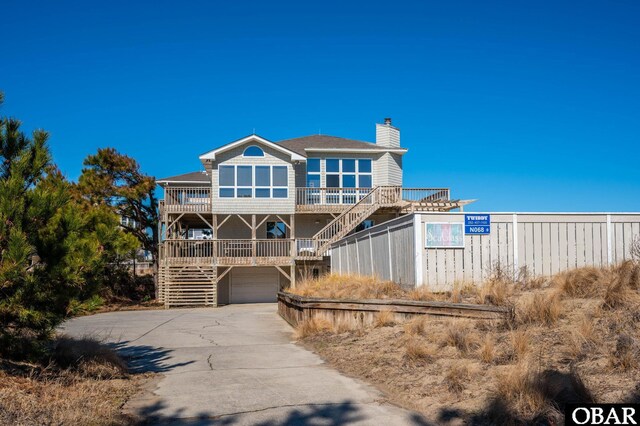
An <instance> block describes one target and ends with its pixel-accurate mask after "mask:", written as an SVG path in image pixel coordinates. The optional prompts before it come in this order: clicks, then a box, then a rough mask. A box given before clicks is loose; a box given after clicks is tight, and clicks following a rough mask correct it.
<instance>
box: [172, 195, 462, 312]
mask: <svg viewBox="0 0 640 426" xmlns="http://www.w3.org/2000/svg"><path fill="white" fill-rule="evenodd" d="M466 203H468V201H461V200H451V199H450V192H449V190H448V189H446V188H402V187H400V186H378V187H375V188H296V191H295V212H296V214H298V213H309V214H331V215H333V217H334V218H333V220H332V221H330V222H329V223H328V224H327V225H326V226H325V227H324V228H322V229H321V230H320V231H319V232H317V233H316V234H315V235H314V236H313V237H311V238H297V239H296V238H289V239H257V238H256V230H257V229H258V228H259V227H260V226H261V225H262V224H263V223H264V222H265V221H266V220H267V219H268V218H269V216H274V218H275V219H277V220H279V221H281V222H283V223H285V225H286V227H287V229H288V234H289V235H291V236H295V235H296V231H295V214H290V215H288V216H289V220H288V222H286V217H285V216H286V215H285V216H282V215H277V214H276V215H262V216H264V217H263V218H262V219H257V216H258V215H255V214H253V215H250V216H251V218H250V219H246V218H244V217H243V215H241V214H234V215H231V214H227V215H222V219H221V220H220V221H219V218H220V216H221V215H219V214H217V213H215V211H214V210H215V209H214V206H213V203H212V193H211V187H204V186H193V187H190V186H184V187H166V188H165V199H164V200H162V201H160V217H161V219H160V225H159V230H160V235H161V236H162V237H161V239H162V242H161V244H160V256H159V267H160V272H159V289H160V291H161V293H162V295H161V299H163V300H164V301H165V303H166V304H167V306H172V305H185V304H200V302H202V303H204V304H209V305H211V304H214V305H215V303H217V302H216V293H215V291H216V284H217V282H218V280H219V278H220V276H218V275H217V268H218V267H222V268H223V269H224V267H227V268H228V269H227V272H228V271H229V270H230V269H231V268H233V267H236V266H240V267H242V266H244V267H246V266H273V267H275V268H278V270H280V272H281V273H283V274H284V275H285V276H286V277H287V279H289V280H294V279H295V275H292V276H288V275H286V273H285V272H283V269H282V268H281V267H284V266H290V267H291V268H292V269H295V265H296V262H307V261H321V260H324V257H325V256H326V255H327V254H328V250H329V248H330V247H331V244H332V243H333V242H335V241H337V240H339V239H340V238H343V237H344V236H346V235H348V234H349V233H350V232H352V231H353V230H354V229H355V227H356V226H357V225H358V224H360V223H362V221H364V220H365V219H367V218H368V217H370V216H371V215H372V214H374V213H376V212H380V211H385V212H396V213H399V214H406V213H410V212H415V211H449V210H452V209H455V208H461V207H462V206H464V205H465V204H466ZM231 216H235V217H237V218H238V219H239V220H240V221H241V222H243V223H244V224H245V225H246V226H247V227H248V228H249V229H250V232H251V236H252V238H251V239H219V238H216V236H217V235H219V234H218V230H219V229H220V228H221V227H222V226H223V225H224V224H225V222H227V220H229V219H230V217H231ZM245 216H246V215H245ZM200 223H202V224H206V227H207V228H210V229H211V234H210V235H211V236H212V239H200V240H196V239H186V238H185V236H186V232H187V230H188V228H189V227H191V226H194V224H196V225H197V224H200ZM227 272H223V274H226V273H227ZM292 282H294V281H292ZM198 301H200V302H198Z"/></svg>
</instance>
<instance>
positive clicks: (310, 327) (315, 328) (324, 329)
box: [295, 317, 335, 339]
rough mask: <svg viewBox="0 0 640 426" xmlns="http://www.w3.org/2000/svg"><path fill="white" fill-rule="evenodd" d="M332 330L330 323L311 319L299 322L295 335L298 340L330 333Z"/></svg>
mask: <svg viewBox="0 0 640 426" xmlns="http://www.w3.org/2000/svg"><path fill="white" fill-rule="evenodd" d="M334 330H335V328H334V326H333V323H332V322H331V321H329V320H327V319H325V318H322V317H313V318H309V319H306V320H304V321H302V322H300V323H299V324H298V326H297V327H296V331H295V334H296V337H297V338H298V339H304V338H305V337H309V336H314V335H316V334H322V333H332V332H333V331H334Z"/></svg>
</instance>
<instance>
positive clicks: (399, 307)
mask: <svg viewBox="0 0 640 426" xmlns="http://www.w3.org/2000/svg"><path fill="white" fill-rule="evenodd" d="M381 311H390V312H393V313H395V314H396V318H397V319H410V318H412V317H415V316H418V315H437V316H450V317H462V318H474V319H489V320H491V319H501V318H505V317H506V316H507V315H509V312H510V311H509V309H507V308H503V307H498V306H489V305H471V304H465V303H447V302H421V301H416V300H401V299H357V300H354V299H340V300H338V299H322V298H316V297H302V296H298V295H295V294H291V293H286V292H282V291H281V292H279V293H278V313H279V314H280V316H281V317H282V318H284V319H285V321H287V322H288V323H289V324H291V325H292V326H294V327H295V326H296V325H298V323H300V322H302V321H304V320H306V319H309V318H313V317H322V318H325V319H328V320H329V321H332V322H334V323H336V322H342V323H345V324H347V325H350V326H352V327H353V328H355V327H357V326H363V325H371V324H373V323H374V321H375V319H376V314H377V313H378V312H381Z"/></svg>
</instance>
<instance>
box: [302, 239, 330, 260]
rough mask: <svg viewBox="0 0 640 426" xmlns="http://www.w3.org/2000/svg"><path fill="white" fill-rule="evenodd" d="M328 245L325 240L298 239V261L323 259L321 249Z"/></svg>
mask: <svg viewBox="0 0 640 426" xmlns="http://www.w3.org/2000/svg"><path fill="white" fill-rule="evenodd" d="M325 243H326V241H325V240H314V239H313V238H297V239H296V257H297V258H298V259H302V260H305V259H309V260H310V259H318V258H319V257H322V254H321V253H320V247H322V246H323V245H324V244H325Z"/></svg>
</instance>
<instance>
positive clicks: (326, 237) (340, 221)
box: [313, 186, 401, 255]
mask: <svg viewBox="0 0 640 426" xmlns="http://www.w3.org/2000/svg"><path fill="white" fill-rule="evenodd" d="M400 196H401V187H399V186H377V187H376V188H374V189H373V191H371V192H369V194H367V195H366V196H365V197H363V198H362V199H361V200H360V201H358V202H357V203H355V204H354V205H352V206H351V207H350V208H348V209H346V210H345V211H343V212H342V213H341V214H340V215H338V217H336V218H335V219H334V220H332V221H331V222H330V223H328V224H327V225H326V226H325V227H324V228H322V229H321V230H320V231H318V232H317V233H316V234H315V235H314V236H313V239H314V240H316V241H322V243H321V244H320V243H319V244H318V249H317V252H316V253H317V254H318V255H324V253H325V252H326V251H327V249H328V247H329V245H330V244H331V243H332V242H334V241H336V240H338V239H340V238H342V237H343V236H345V235H346V234H348V233H349V232H350V231H351V230H352V229H353V228H354V227H355V226H357V225H358V224H359V223H360V222H362V220H364V219H366V218H367V217H368V216H370V215H371V214H372V213H373V212H375V211H376V210H377V209H378V208H380V207H383V206H393V205H396V204H397V203H398V202H399V200H400Z"/></svg>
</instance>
